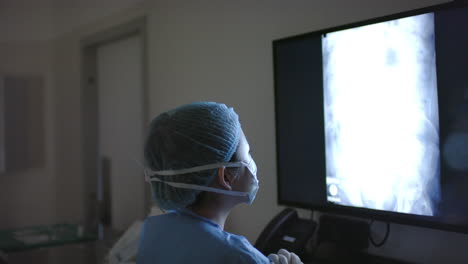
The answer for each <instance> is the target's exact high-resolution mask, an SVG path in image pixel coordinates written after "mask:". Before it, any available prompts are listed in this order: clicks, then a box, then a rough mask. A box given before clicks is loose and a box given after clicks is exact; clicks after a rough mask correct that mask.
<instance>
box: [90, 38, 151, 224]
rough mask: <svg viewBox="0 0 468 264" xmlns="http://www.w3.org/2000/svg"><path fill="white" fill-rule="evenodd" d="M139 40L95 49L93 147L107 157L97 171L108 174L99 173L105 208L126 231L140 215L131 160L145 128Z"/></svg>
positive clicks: (139, 181)
mask: <svg viewBox="0 0 468 264" xmlns="http://www.w3.org/2000/svg"><path fill="white" fill-rule="evenodd" d="M141 41H142V40H141V37H140V36H139V35H133V36H131V37H127V38H125V39H120V40H116V41H113V42H110V43H105V44H102V45H99V46H98V47H97V50H96V62H97V64H96V66H97V69H96V70H97V86H98V87H97V88H98V112H99V115H98V118H99V122H98V131H99V132H98V137H99V140H98V142H99V146H98V147H99V151H98V152H99V156H100V160H101V161H104V160H105V161H106V162H105V163H106V164H105V167H106V169H105V170H101V171H105V172H106V173H105V174H107V175H102V173H101V175H100V176H99V177H101V179H100V181H99V182H100V183H101V186H99V190H101V191H102V190H109V197H110V199H109V203H108V206H109V207H110V208H106V209H107V210H109V209H110V215H109V216H110V222H111V227H112V228H113V229H116V230H125V229H126V228H128V227H129V226H130V225H131V223H132V222H133V221H135V220H137V219H142V218H143V217H144V215H145V191H144V187H145V186H144V179H143V177H142V175H143V174H142V168H141V167H140V165H138V163H137V162H136V160H138V161H141V157H142V142H143V138H142V137H143V127H144V126H143V120H144V113H143V109H144V108H143V57H142V55H143V51H142V43H141ZM101 166H103V165H101ZM102 177H108V179H107V180H103V179H102ZM102 185H105V186H102ZM106 185H108V186H106ZM98 195H99V196H102V193H101V194H98Z"/></svg>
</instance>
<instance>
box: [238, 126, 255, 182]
mask: <svg viewBox="0 0 468 264" xmlns="http://www.w3.org/2000/svg"><path fill="white" fill-rule="evenodd" d="M236 156H237V157H236V158H237V160H238V161H242V162H243V163H245V164H250V165H249V167H251V168H253V170H254V171H252V172H251V171H249V169H247V168H246V167H245V166H244V167H242V168H240V171H239V178H238V180H237V181H236V182H235V183H234V184H233V189H234V190H239V191H249V188H250V187H251V186H252V183H253V179H254V177H256V175H253V174H256V170H257V166H256V164H255V161H254V160H253V158H252V156H251V154H250V145H249V143H248V142H247V138H246V137H245V135H244V132H243V131H242V129H241V135H240V139H239V146H238V147H237V152H236ZM252 173H253V174H252Z"/></svg>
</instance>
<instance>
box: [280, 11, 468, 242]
mask: <svg viewBox="0 0 468 264" xmlns="http://www.w3.org/2000/svg"><path fill="white" fill-rule="evenodd" d="M467 25H468V6H467V5H466V4H455V3H450V4H445V5H438V6H433V7H429V8H424V9H419V10H414V11H410V12H405V13H400V14H395V15H391V16H386V17H382V18H377V19H372V20H367V21H362V22H359V23H354V24H351V25H345V26H340V27H335V28H331V29H325V30H320V31H316V32H312V33H307V34H303V35H299V36H293V37H287V38H283V39H279V40H275V41H273V57H274V78H275V111H276V136H277V168H278V173H277V175H278V202H279V204H282V205H289V206H298V207H304V208H310V209H315V210H321V211H333V212H337V213H345V214H349V215H358V216H365V217H368V218H372V219H377V220H384V221H392V222H397V223H403V224H412V225H421V226H426V227H433V228H439V229H444V230H450V231H457V232H464V233H468V72H467V69H468V26H467Z"/></svg>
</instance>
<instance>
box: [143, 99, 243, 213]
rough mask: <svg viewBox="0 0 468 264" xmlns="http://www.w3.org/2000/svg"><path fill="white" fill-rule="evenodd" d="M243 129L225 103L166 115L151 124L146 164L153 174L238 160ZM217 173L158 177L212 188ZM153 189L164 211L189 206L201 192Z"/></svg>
mask: <svg viewBox="0 0 468 264" xmlns="http://www.w3.org/2000/svg"><path fill="white" fill-rule="evenodd" d="M240 129H241V128H240V123H239V118H238V115H237V114H236V113H235V112H234V110H233V109H232V108H228V107H227V106H226V105H224V104H218V103H213V102H198V103H192V104H188V105H184V106H181V107H178V108H176V109H174V110H171V111H168V112H165V113H162V114H160V115H159V116H157V117H156V118H154V119H153V121H152V122H151V123H150V127H149V132H148V135H147V137H146V141H145V146H144V158H145V163H146V164H145V165H146V166H147V167H148V168H150V169H151V170H153V171H161V170H179V169H186V168H192V167H196V166H201V165H206V164H213V163H220V162H227V161H230V160H233V159H236V155H235V154H234V153H235V152H236V150H237V146H238V143H239V138H240ZM216 173H217V170H216V169H212V170H206V171H199V172H192V173H187V174H181V175H174V176H157V177H159V178H161V179H162V180H167V181H173V182H183V183H189V184H197V185H209V184H210V183H211V182H212V180H213V179H214V177H215V175H216ZM151 188H152V191H153V199H154V201H155V203H156V204H157V205H158V206H159V207H160V208H161V209H164V210H171V209H177V208H183V207H187V206H188V205H191V204H193V203H194V202H195V200H196V199H197V195H198V194H199V193H200V191H197V190H192V189H182V188H175V187H171V186H169V185H167V184H165V183H163V182H155V181H152V182H151Z"/></svg>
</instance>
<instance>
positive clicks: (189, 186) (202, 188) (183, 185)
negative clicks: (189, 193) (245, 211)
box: [147, 177, 249, 196]
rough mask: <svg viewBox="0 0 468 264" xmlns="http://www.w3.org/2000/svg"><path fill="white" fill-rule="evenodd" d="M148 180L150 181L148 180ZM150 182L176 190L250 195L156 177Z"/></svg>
mask: <svg viewBox="0 0 468 264" xmlns="http://www.w3.org/2000/svg"><path fill="white" fill-rule="evenodd" d="M147 180H148V178H147ZM149 181H157V182H162V183H165V184H167V185H169V186H172V187H175V188H182V189H191V190H200V191H208V192H215V193H220V194H227V195H235V196H248V195H249V194H248V193H247V192H237V191H228V190H222V189H218V188H213V187H208V186H202V185H196V184H189V183H182V182H170V181H164V180H161V179H158V178H156V177H150V179H149Z"/></svg>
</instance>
